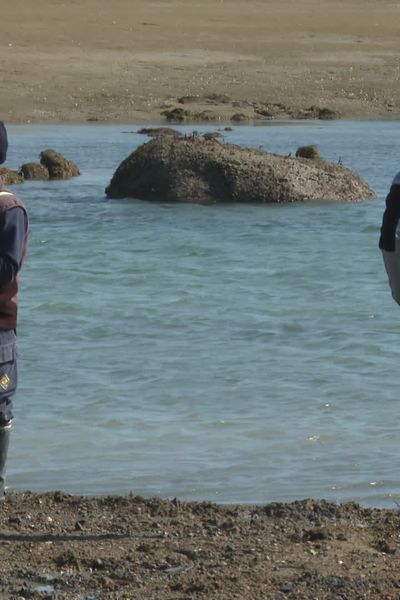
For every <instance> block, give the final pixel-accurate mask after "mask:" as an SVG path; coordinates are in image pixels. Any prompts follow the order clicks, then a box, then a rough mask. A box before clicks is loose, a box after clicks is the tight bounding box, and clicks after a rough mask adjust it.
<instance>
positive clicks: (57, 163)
mask: <svg viewBox="0 0 400 600" xmlns="http://www.w3.org/2000/svg"><path fill="white" fill-rule="evenodd" d="M40 163H41V164H42V165H43V166H44V167H46V169H47V170H48V171H49V175H50V179H70V178H71V177H77V176H78V175H80V174H81V172H80V170H79V168H78V167H77V166H76V164H75V163H73V162H72V161H70V160H67V159H66V158H64V157H63V156H62V154H60V153H59V152H56V151H55V150H51V149H50V148H49V149H47V150H43V152H41V153H40Z"/></svg>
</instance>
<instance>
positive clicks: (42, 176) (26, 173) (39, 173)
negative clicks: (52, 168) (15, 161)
mask: <svg viewBox="0 0 400 600" xmlns="http://www.w3.org/2000/svg"><path fill="white" fill-rule="evenodd" d="M20 173H21V174H22V176H23V178H24V179H37V180H42V181H45V180H47V179H50V173H49V171H48V169H46V167H45V166H44V165H41V164H40V163H25V164H23V165H22V166H21V169H20Z"/></svg>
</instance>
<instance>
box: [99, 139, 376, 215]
mask: <svg viewBox="0 0 400 600" xmlns="http://www.w3.org/2000/svg"><path fill="white" fill-rule="evenodd" d="M106 194H107V196H108V197H110V198H139V199H142V200H155V201H167V202H196V203H214V202H248V203H278V202H296V201H300V202H306V201H321V200H330V201H355V200H360V199H361V198H367V197H371V196H374V195H375V194H374V192H373V191H372V190H371V188H370V187H369V186H368V184H367V183H366V182H365V181H364V180H363V179H362V178H361V177H360V176H359V175H358V174H357V173H355V172H354V171H352V170H350V169H347V168H345V167H343V166H342V165H339V164H332V163H328V162H325V161H323V160H305V159H303V158H294V157H290V158H288V157H285V156H279V155H276V154H270V153H266V152H261V151H260V150H255V149H252V148H243V147H241V146H237V145H234V144H228V143H218V144H210V143H209V142H207V141H206V140H203V139H202V138H201V137H193V138H176V139H171V138H170V137H169V136H168V137H160V138H157V139H153V140H151V141H150V142H148V143H146V144H143V145H142V146H140V147H139V148H138V149H137V150H135V152H133V153H132V154H131V155H130V156H128V157H127V158H126V159H125V160H124V161H123V162H122V163H121V164H120V165H119V167H118V168H117V170H116V172H115V173H114V175H113V177H112V180H111V182H110V184H109V186H108V187H107V189H106Z"/></svg>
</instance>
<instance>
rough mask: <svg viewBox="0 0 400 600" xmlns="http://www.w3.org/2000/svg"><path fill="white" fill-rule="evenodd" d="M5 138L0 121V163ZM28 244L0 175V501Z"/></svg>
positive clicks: (24, 224)
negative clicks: (21, 274) (20, 287)
mask: <svg viewBox="0 0 400 600" xmlns="http://www.w3.org/2000/svg"><path fill="white" fill-rule="evenodd" d="M7 149H8V138H7V130H6V128H5V126H4V123H3V122H2V121H0V164H2V163H3V162H4V161H5V160H6V157H7ZM27 243H28V212H27V209H26V207H25V205H24V204H23V203H22V202H21V200H20V199H19V198H18V197H17V196H15V195H14V194H13V193H12V192H10V191H9V190H8V189H7V188H6V187H5V186H4V184H3V180H2V178H1V177H0V500H4V498H5V494H4V491H5V468H6V461H7V454H8V446H9V440H10V430H11V423H12V420H13V418H14V414H13V403H12V398H13V396H14V394H15V391H16V388H17V348H16V333H17V315H18V283H19V272H20V270H21V267H22V264H23V262H24V258H25V255H26V249H27Z"/></svg>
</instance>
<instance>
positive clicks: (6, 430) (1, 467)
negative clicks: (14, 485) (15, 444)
mask: <svg viewBox="0 0 400 600" xmlns="http://www.w3.org/2000/svg"><path fill="white" fill-rule="evenodd" d="M10 431H11V423H8V424H7V425H3V426H2V427H0V502H2V501H3V500H5V499H6V495H5V477H6V462H7V454H8V445H9V443H10Z"/></svg>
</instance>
